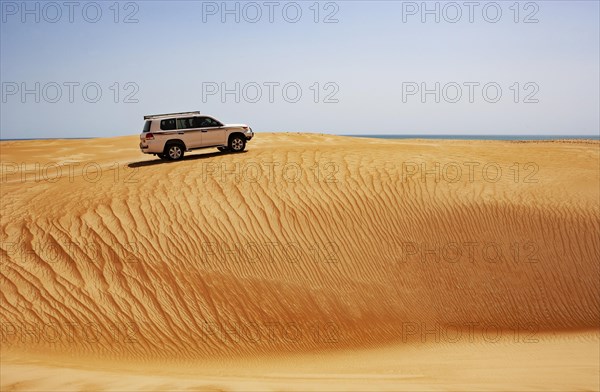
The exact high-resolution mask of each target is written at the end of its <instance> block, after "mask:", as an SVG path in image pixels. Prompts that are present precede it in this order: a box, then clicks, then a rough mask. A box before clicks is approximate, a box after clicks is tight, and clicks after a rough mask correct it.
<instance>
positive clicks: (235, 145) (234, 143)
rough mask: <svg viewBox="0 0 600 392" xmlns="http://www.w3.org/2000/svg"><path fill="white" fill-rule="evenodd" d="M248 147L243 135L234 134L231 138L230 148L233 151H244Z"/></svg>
mask: <svg viewBox="0 0 600 392" xmlns="http://www.w3.org/2000/svg"><path fill="white" fill-rule="evenodd" d="M244 148H246V139H245V138H244V137H242V136H234V137H232V138H231V139H230V140H229V149H230V150H231V151H233V152H242V151H244Z"/></svg>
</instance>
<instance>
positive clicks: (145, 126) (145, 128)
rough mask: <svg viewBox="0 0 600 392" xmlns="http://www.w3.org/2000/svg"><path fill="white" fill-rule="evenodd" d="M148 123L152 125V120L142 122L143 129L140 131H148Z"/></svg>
mask: <svg viewBox="0 0 600 392" xmlns="http://www.w3.org/2000/svg"><path fill="white" fill-rule="evenodd" d="M150 125H152V121H146V123H145V124H144V130H143V131H142V132H150Z"/></svg>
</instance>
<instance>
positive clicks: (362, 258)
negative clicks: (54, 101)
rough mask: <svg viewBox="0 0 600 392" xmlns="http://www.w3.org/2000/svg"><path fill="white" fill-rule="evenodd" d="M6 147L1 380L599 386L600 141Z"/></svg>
mask: <svg viewBox="0 0 600 392" xmlns="http://www.w3.org/2000/svg"><path fill="white" fill-rule="evenodd" d="M136 146H137V138H136V137H122V138H111V139H91V140H68V141H64V140H63V141H58V140H53V141H15V142H2V143H0V148H1V152H0V155H1V160H2V173H1V174H2V179H1V181H2V182H1V185H2V187H1V191H0V192H1V197H2V204H1V218H0V223H1V229H2V230H1V232H0V248H1V249H0V252H1V253H0V255H1V257H2V260H1V264H0V273H1V278H2V281H1V286H2V291H1V294H0V298H1V302H0V309H1V312H0V322H1V323H2V324H1V325H2V331H1V332H2V368H1V387H2V389H3V390H64V389H73V390H111V389H112V390H135V389H137V390H171V389H179V390H182V389H189V390H264V389H267V390H324V389H326V390H342V389H343V390H346V389H353V390H366V389H379V390H400V389H407V390H419V389H421V390H432V389H434V390H435V389H442V390H444V389H450V390H456V389H461V390H466V389H471V390H507V389H513V390H526V389H533V390H535V389H555V390H565V389H568V390H579V389H581V390H598V388H600V386H599V381H598V380H599V377H600V371H599V367H600V363H599V361H600V360H599V356H600V351H599V344H600V341H599V332H598V331H599V327H600V325H599V320H600V294H599V293H600V271H599V265H600V261H599V260H600V166H599V165H600V160H599V152H600V144H599V143H598V142H594V141H589V142H582V141H555V142H510V141H464V140H460V141H458V140H457V141H451V140H446V141H444V140H381V139H359V138H348V137H337V136H327V135H306V134H258V135H257V137H256V140H253V141H251V142H250V143H249V145H248V151H246V152H245V153H242V154H221V153H217V152H213V150H204V151H200V152H195V153H192V154H189V155H188V156H186V159H185V160H184V161H182V162H175V163H168V162H162V161H160V160H155V159H153V157H151V156H145V155H143V154H141V153H139V151H138V150H137V149H136Z"/></svg>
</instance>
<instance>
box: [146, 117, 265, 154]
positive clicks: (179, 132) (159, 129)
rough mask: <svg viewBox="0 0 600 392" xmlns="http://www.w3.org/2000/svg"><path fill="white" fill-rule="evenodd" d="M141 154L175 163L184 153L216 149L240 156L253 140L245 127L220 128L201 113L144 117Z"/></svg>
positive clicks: (252, 134) (230, 125)
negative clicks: (202, 149)
mask: <svg viewBox="0 0 600 392" xmlns="http://www.w3.org/2000/svg"><path fill="white" fill-rule="evenodd" d="M144 120H146V123H145V124H144V130H143V131H142V134H141V135H140V150H142V152H143V153H144V154H154V155H157V156H158V157H160V158H161V159H165V160H171V161H177V160H179V159H181V158H183V154H184V153H185V152H186V151H192V150H197V149H200V148H209V147H216V148H217V149H219V151H222V152H225V151H231V152H241V151H244V148H246V142H248V141H249V140H250V139H252V137H253V136H254V132H252V129H251V128H250V127H249V126H248V125H245V124H223V123H221V122H220V121H219V120H217V119H215V118H214V117H211V116H207V115H205V114H200V112H181V113H167V114H154V115H148V116H144Z"/></svg>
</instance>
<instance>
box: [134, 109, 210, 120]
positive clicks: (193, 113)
mask: <svg viewBox="0 0 600 392" xmlns="http://www.w3.org/2000/svg"><path fill="white" fill-rule="evenodd" d="M195 114H200V111H195V112H179V113H165V114H149V115H147V116H144V120H152V119H153V118H159V117H175V116H190V115H195Z"/></svg>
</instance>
